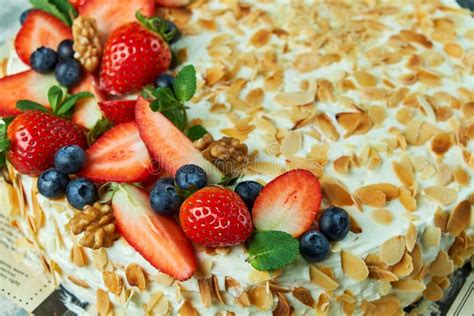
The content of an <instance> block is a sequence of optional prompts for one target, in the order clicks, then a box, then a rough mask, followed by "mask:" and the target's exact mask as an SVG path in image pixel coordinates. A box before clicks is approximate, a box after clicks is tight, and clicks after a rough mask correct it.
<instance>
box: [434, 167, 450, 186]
mask: <svg viewBox="0 0 474 316" xmlns="http://www.w3.org/2000/svg"><path fill="white" fill-rule="evenodd" d="M451 182H453V171H452V169H451V167H449V166H448V165H447V164H445V163H440V164H439V165H438V166H436V183H437V184H438V185H440V186H448V185H449V184H450V183H451Z"/></svg>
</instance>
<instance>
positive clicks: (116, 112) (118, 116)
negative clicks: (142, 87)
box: [99, 100, 137, 125]
mask: <svg viewBox="0 0 474 316" xmlns="http://www.w3.org/2000/svg"><path fill="white" fill-rule="evenodd" d="M136 103H137V101H136V100H110V101H102V102H99V108H100V110H101V111H102V113H103V114H104V116H105V117H106V118H107V119H108V120H109V121H110V122H111V123H112V124H113V125H117V124H120V123H127V122H131V121H134V120H135V104H136Z"/></svg>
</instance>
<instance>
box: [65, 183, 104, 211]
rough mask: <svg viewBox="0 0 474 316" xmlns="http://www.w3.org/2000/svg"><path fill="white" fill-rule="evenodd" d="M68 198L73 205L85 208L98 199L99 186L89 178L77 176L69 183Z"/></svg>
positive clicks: (77, 207)
mask: <svg viewBox="0 0 474 316" xmlns="http://www.w3.org/2000/svg"><path fill="white" fill-rule="evenodd" d="M66 198H67V201H68V202H69V204H71V205H72V207H74V208H76V209H78V210H83V209H84V207H85V206H86V205H92V204H94V203H95V202H96V201H97V199H98V192H97V187H96V186H95V184H94V183H93V182H92V181H90V180H89V179H85V178H76V179H74V180H71V182H69V183H68V185H67V187H66Z"/></svg>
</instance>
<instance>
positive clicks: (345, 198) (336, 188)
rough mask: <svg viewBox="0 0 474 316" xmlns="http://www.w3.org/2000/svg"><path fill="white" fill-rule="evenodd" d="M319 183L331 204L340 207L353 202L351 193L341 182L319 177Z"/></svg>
mask: <svg viewBox="0 0 474 316" xmlns="http://www.w3.org/2000/svg"><path fill="white" fill-rule="evenodd" d="M321 185H322V189H323V191H324V193H325V194H326V196H327V197H328V199H329V200H330V201H331V204H333V205H336V206H340V207H342V206H350V205H353V204H354V201H353V199H352V196H351V194H350V193H349V192H348V191H347V189H346V188H345V187H344V186H343V185H342V184H340V183H338V182H336V181H335V180H332V179H328V178H323V179H321Z"/></svg>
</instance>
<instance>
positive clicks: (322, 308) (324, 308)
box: [316, 292, 331, 316]
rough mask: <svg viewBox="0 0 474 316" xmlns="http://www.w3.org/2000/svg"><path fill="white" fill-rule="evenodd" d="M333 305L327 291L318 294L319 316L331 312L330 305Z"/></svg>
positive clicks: (317, 307)
mask: <svg viewBox="0 0 474 316" xmlns="http://www.w3.org/2000/svg"><path fill="white" fill-rule="evenodd" d="M330 305H331V298H330V297H329V295H328V294H326V293H324V292H323V293H321V294H320V295H319V296H318V301H317V302H316V315H317V316H326V315H327V314H328V312H329V307H330Z"/></svg>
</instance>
